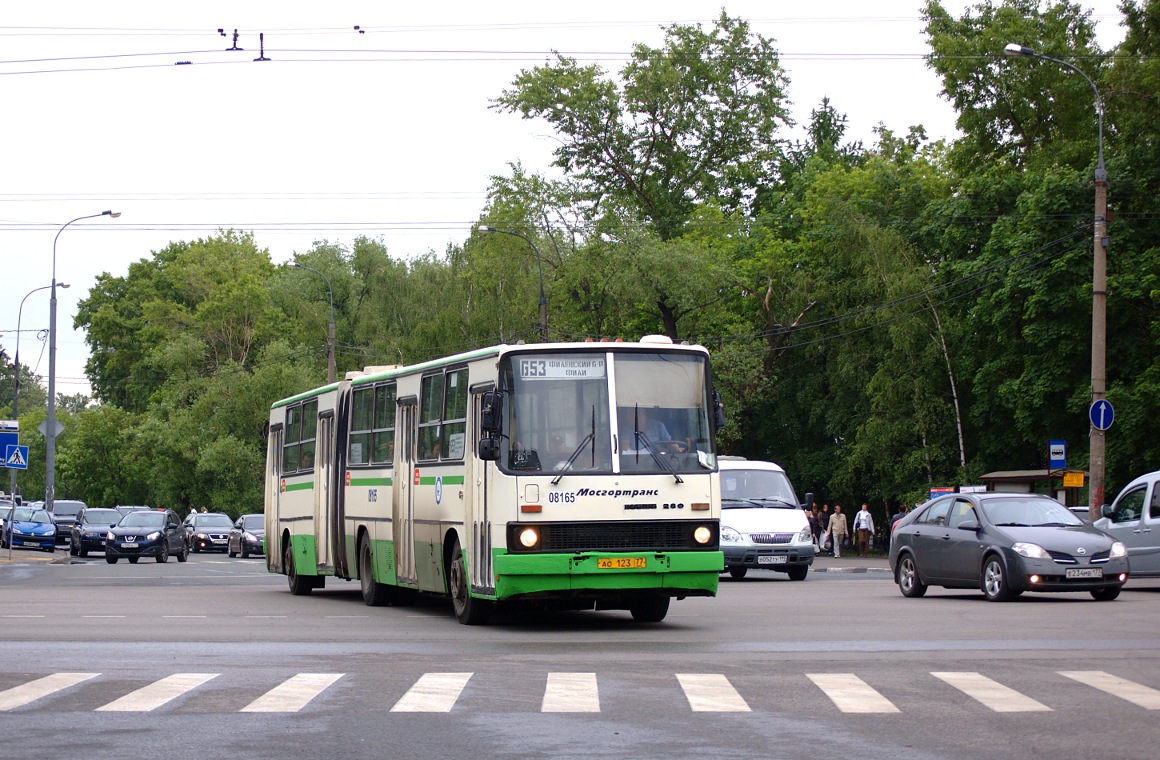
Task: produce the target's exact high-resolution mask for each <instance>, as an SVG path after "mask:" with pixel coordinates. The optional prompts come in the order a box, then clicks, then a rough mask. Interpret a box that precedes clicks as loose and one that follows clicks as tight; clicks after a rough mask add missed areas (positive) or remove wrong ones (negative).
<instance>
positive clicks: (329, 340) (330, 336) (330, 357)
mask: <svg viewBox="0 0 1160 760" xmlns="http://www.w3.org/2000/svg"><path fill="white" fill-rule="evenodd" d="M290 266H292V267H297V268H298V269H305V270H307V271H310V272H314V273H315V274H316V275H318V276H319V277H321V278H322V279H323V280H325V281H326V292H327V295H328V296H329V297H330V327H329V329H328V330H327V333H326V345H327V346H328V351H327V359H326V382H327V383H333V382H334V288H332V287H331V286H330V278H329V277H327V276H326V275H324V274H323V273H322V272H319V271H318V270H317V269H314V268H312V267H308V266H306V265H305V264H299V263H298V262H297V261H291V262H290Z"/></svg>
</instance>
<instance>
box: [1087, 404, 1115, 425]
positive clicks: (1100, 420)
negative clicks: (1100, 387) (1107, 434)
mask: <svg viewBox="0 0 1160 760" xmlns="http://www.w3.org/2000/svg"><path fill="white" fill-rule="evenodd" d="M1088 419H1090V420H1091V421H1092V427H1094V428H1095V429H1096V430H1107V429H1108V428H1110V427H1111V426H1112V423H1113V422H1115V420H1116V410H1115V409H1113V408H1112V402H1111V401H1108V400H1107V399H1106V398H1102V399H1100V400H1099V401H1096V402H1093V403H1092V406H1091V408H1090V409H1088Z"/></svg>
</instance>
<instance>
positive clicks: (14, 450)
mask: <svg viewBox="0 0 1160 760" xmlns="http://www.w3.org/2000/svg"><path fill="white" fill-rule="evenodd" d="M4 466H5V467H7V468H9V469H12V470H27V469H28V447H27V446H14V445H12V444H8V446H6V447H5V451H4Z"/></svg>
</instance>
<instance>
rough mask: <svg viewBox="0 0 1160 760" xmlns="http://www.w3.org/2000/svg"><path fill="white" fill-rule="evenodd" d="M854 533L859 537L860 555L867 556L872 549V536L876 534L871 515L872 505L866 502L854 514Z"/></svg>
mask: <svg viewBox="0 0 1160 760" xmlns="http://www.w3.org/2000/svg"><path fill="white" fill-rule="evenodd" d="M854 535H856V536H857V537H858V556H859V557H865V556H866V555H867V554H868V553H869V551H870V536H872V535H874V518H873V517H871V516H870V505H869V504H866V503H865V502H863V503H862V509H861V511H859V512H858V514H856V515H854Z"/></svg>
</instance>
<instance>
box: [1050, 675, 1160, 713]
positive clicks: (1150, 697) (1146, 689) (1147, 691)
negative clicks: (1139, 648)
mask: <svg viewBox="0 0 1160 760" xmlns="http://www.w3.org/2000/svg"><path fill="white" fill-rule="evenodd" d="M1058 672H1059V674H1060V675H1061V676H1065V677H1067V678H1070V679H1072V680H1073V681H1079V682H1080V683H1082V684H1087V685H1088V686H1092V687H1095V688H1097V689H1099V690H1100V691H1103V692H1107V693H1108V694H1111V695H1112V696H1113V697H1119V698H1120V699H1124V700H1127V701H1128V702H1131V703H1132V704H1134V705H1139V706H1140V707H1143V708H1144V709H1145V710H1160V691H1157V690H1156V689H1153V688H1152V687H1151V686H1144V685H1143V684H1138V683H1135V682H1133V681H1129V680H1127V679H1126V678H1120V677H1119V676H1114V675H1112V674H1111V673H1105V672H1103V671H1102V670H1060V671H1058Z"/></svg>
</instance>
